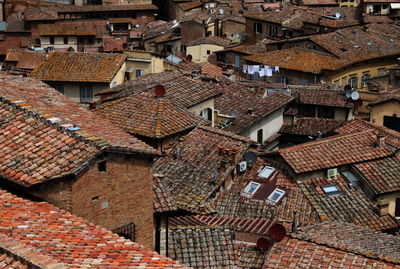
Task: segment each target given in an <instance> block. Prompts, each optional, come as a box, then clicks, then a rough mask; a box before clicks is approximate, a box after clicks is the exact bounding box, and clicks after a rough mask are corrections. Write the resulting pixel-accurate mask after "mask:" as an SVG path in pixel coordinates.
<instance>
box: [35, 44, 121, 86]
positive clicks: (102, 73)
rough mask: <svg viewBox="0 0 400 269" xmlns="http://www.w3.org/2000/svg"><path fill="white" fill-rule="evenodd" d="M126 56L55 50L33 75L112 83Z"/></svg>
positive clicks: (44, 77) (55, 78) (56, 78)
mask: <svg viewBox="0 0 400 269" xmlns="http://www.w3.org/2000/svg"><path fill="white" fill-rule="evenodd" d="M125 58H126V55H124V54H105V53H77V52H60V51H54V52H52V53H51V54H50V55H49V57H48V58H47V60H46V61H44V62H43V63H42V64H40V65H39V66H38V67H36V68H35V69H34V70H33V71H32V74H31V76H32V77H34V78H37V79H40V80H43V81H71V82H103V83H110V82H111V80H112V79H113V78H114V76H115V75H116V73H117V72H118V70H119V69H120V68H121V66H122V64H123V63H124V61H125Z"/></svg>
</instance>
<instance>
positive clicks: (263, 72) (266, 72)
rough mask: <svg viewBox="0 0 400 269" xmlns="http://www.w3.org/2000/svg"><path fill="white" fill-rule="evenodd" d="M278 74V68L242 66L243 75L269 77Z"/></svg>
mask: <svg viewBox="0 0 400 269" xmlns="http://www.w3.org/2000/svg"><path fill="white" fill-rule="evenodd" d="M278 72H279V66H268V65H246V64H245V65H243V73H245V74H250V75H253V74H255V73H258V74H259V75H260V77H265V76H267V77H271V76H272V75H273V74H276V73H278Z"/></svg>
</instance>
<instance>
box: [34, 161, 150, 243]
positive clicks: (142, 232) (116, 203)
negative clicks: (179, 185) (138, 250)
mask: <svg viewBox="0 0 400 269" xmlns="http://www.w3.org/2000/svg"><path fill="white" fill-rule="evenodd" d="M102 161H106V171H103V172H102V171H99V168H98V167H99V162H102ZM152 174H153V170H152V162H151V161H149V160H148V159H147V158H146V157H143V158H141V157H137V156H132V157H130V158H129V157H128V155H122V154H111V153H108V155H107V156H105V157H102V158H98V159H97V160H96V162H95V163H93V164H92V165H91V166H90V168H89V169H88V170H87V171H85V172H83V173H81V174H80V175H79V176H78V178H77V179H75V180H55V181H54V182H49V183H45V184H42V185H43V186H41V187H36V188H34V189H32V190H31V193H32V194H34V195H35V196H37V197H40V198H42V199H44V200H46V201H48V202H50V203H52V204H54V205H57V206H59V207H61V208H63V209H66V210H68V211H70V212H71V213H72V214H75V215H77V216H80V217H82V218H85V219H87V220H89V221H91V222H94V223H96V224H98V225H100V226H102V227H105V228H108V229H115V228H118V227H120V226H122V225H124V224H127V223H129V222H133V223H135V225H136V232H137V236H136V241H137V242H139V243H140V244H143V245H145V246H146V247H149V248H152V247H153V229H154V227H153V226H154V220H153V195H154V194H153V189H152V184H153V183H152Z"/></svg>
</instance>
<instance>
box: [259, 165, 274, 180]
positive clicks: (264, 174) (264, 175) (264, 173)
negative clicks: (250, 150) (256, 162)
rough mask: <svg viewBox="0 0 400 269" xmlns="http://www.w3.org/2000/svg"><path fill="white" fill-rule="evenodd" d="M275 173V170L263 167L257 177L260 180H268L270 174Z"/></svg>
mask: <svg viewBox="0 0 400 269" xmlns="http://www.w3.org/2000/svg"><path fill="white" fill-rule="evenodd" d="M274 171H275V168H273V167H271V166H265V167H264V169H263V170H261V172H260V173H259V174H258V176H259V177H262V178H269V177H270V176H271V175H272V173H273V172H274Z"/></svg>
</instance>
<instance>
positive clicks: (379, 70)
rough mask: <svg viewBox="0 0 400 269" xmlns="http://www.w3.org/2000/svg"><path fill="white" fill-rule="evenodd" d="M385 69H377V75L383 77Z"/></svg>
mask: <svg viewBox="0 0 400 269" xmlns="http://www.w3.org/2000/svg"><path fill="white" fill-rule="evenodd" d="M385 74H386V69H385V68H378V75H385Z"/></svg>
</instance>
